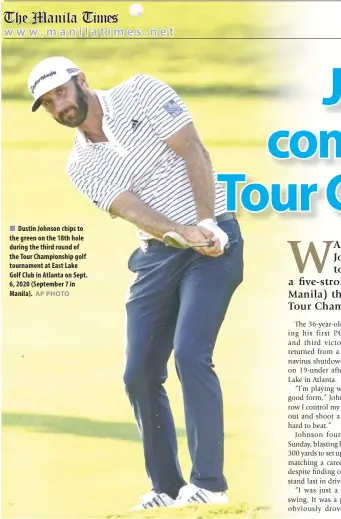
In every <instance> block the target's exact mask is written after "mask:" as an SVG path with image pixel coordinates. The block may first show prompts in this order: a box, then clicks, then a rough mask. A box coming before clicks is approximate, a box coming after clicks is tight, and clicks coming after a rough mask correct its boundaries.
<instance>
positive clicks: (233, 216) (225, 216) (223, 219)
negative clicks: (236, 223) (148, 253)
mask: <svg viewBox="0 0 341 519" xmlns="http://www.w3.org/2000/svg"><path fill="white" fill-rule="evenodd" d="M215 220H216V222H217V223H220V222H228V221H229V220H237V217H236V214H235V213H223V214H219V215H218V216H216V218H215ZM160 244H164V243H163V241H162V240H156V239H155V238H151V239H150V240H143V241H142V246H141V248H142V250H144V249H146V248H147V247H148V245H160Z"/></svg>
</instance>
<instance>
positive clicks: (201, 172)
mask: <svg viewBox="0 0 341 519" xmlns="http://www.w3.org/2000/svg"><path fill="white" fill-rule="evenodd" d="M186 166H187V172H188V177H189V180H190V183H191V187H192V191H193V196H194V201H195V205H196V212H197V221H198V222H199V221H200V220H204V219H205V218H213V219H214V217H215V215H214V210H215V182H214V176H213V170H212V163H211V159H210V156H209V154H208V153H207V151H206V150H205V149H204V148H203V147H202V146H201V145H200V144H199V143H194V144H193V145H192V148H191V149H190V150H189V152H188V154H187V156H186Z"/></svg>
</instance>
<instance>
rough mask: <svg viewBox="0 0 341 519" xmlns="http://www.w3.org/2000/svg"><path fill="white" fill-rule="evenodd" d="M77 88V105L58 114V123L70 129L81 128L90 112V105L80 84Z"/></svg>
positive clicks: (76, 84)
mask: <svg viewBox="0 0 341 519" xmlns="http://www.w3.org/2000/svg"><path fill="white" fill-rule="evenodd" d="M75 86H76V104H74V105H72V106H70V107H69V108H67V109H65V110H64V111H63V112H60V113H59V114H58V117H57V118H56V121H57V122H58V123H60V124H62V125H64V126H69V128H76V127H77V126H80V125H81V124H82V123H83V122H84V121H85V119H86V117H87V115H88V111H89V103H88V100H87V97H86V94H85V92H83V90H82V89H81V87H80V86H79V85H78V83H75Z"/></svg>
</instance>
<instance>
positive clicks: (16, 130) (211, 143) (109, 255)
mask: <svg viewBox="0 0 341 519" xmlns="http://www.w3.org/2000/svg"><path fill="white" fill-rule="evenodd" d="M142 4H143V6H144V8H145V11H144V14H143V16H142V17H140V18H132V17H131V16H130V15H129V13H128V8H129V5H130V2H117V3H112V2H92V3H91V4H90V3H89V4H87V3H81V2H68V3H59V2H45V3H31V2H22V3H17V2H6V3H5V4H3V6H2V7H3V10H4V8H6V9H9V7H10V9H11V10H12V11H14V10H16V11H18V12H20V13H21V14H25V13H32V12H34V11H42V10H45V11H47V12H48V13H50V14H52V13H55V14H57V13H58V14H63V13H65V12H72V13H78V14H80V13H81V11H84V10H93V11H96V12H97V13H107V14H108V13H114V14H116V13H118V14H119V23H118V24H117V27H120V28H126V29H127V28H134V29H135V28H138V27H142V28H143V29H146V30H148V29H150V28H156V29H161V28H166V29H168V28H169V27H172V28H174V32H175V37H176V38H177V39H165V40H162V39H158V40H155V39H154V40H153V39H149V40H143V39H141V38H140V39H124V40H123V39H120V38H112V39H105V40H104V39H93V38H89V39H78V40H75V39H68V38H65V37H64V38H62V39H58V40H52V39H44V38H43V37H42V36H41V34H43V33H44V31H45V29H46V26H43V25H39V27H38V28H39V35H38V37H36V38H31V39H27V38H25V39H14V36H13V35H12V36H8V34H9V33H7V37H6V38H4V30H5V29H17V28H18V26H15V25H14V24H5V23H3V41H2V99H3V102H2V125H3V141H2V149H3V155H2V211H3V213H2V222H3V227H2V231H3V237H4V238H3V253H2V260H3V272H2V282H3V327H4V330H3V340H4V342H3V439H2V441H3V445H2V449H3V450H2V453H3V477H2V485H3V487H2V488H3V494H2V495H3V500H2V505H3V510H2V515H3V517H12V518H14V517H30V518H38V517H39V518H40V517H41V518H42V517H44V518H57V517H70V518H80V517H108V516H114V517H117V516H118V515H117V514H119V513H124V511H125V510H126V509H127V508H128V507H131V506H133V505H134V504H136V501H137V499H138V496H139V495H140V494H141V493H144V492H147V491H149V482H148V480H147V478H146V476H145V472H144V465H143V455H142V446H141V442H140V439H139V435H138V432H137V429H136V426H135V423H134V420H133V415H132V411H131V409H130V406H129V403H128V400H127V397H126V395H125V393H124V387H123V383H122V371H123V339H124V311H125V308H124V303H125V294H126V291H127V288H128V286H129V283H130V282H131V281H132V279H131V274H130V273H129V271H128V270H127V268H126V262H127V258H128V257H129V255H130V254H131V252H132V251H133V250H134V249H135V248H137V247H138V240H137V237H136V233H135V229H134V228H133V227H132V226H131V225H129V224H127V223H125V222H122V221H112V220H111V219H110V218H109V217H108V216H107V215H106V214H104V213H102V212H100V211H99V210H97V209H96V208H94V207H93V206H92V205H91V204H89V202H88V201H87V200H86V199H85V198H83V197H82V196H81V195H80V194H79V193H78V192H77V191H76V189H75V188H74V187H73V186H72V185H71V183H70V182H69V180H68V178H67V175H66V170H65V164H66V161H67V158H68V154H69V151H70V149H71V146H72V144H73V140H74V131H73V130H70V129H67V128H63V127H61V126H58V125H57V124H56V123H55V122H54V121H53V120H52V119H50V118H49V117H48V116H47V114H46V113H44V111H43V110H39V111H38V112H37V113H36V114H31V113H30V111H29V109H30V103H31V98H30V94H29V92H28V91H27V78H28V75H29V73H30V71H31V69H32V68H33V66H35V65H36V63H37V62H38V61H39V60H41V59H43V58H45V57H47V56H51V55H64V56H66V57H68V58H70V59H72V60H73V61H75V62H76V63H77V64H78V66H79V67H80V68H81V69H82V70H83V71H84V72H85V73H86V75H87V77H88V81H89V83H90V86H91V87H93V88H96V89H106V88H110V87H112V86H114V85H115V84H117V83H119V82H121V81H124V80H126V79H128V78H129V77H130V76H131V75H134V74H136V73H138V72H144V73H147V74H151V75H154V76H155V77H158V78H159V79H162V80H163V81H166V82H168V83H169V84H170V85H171V86H172V87H173V88H175V89H176V90H177V92H178V93H179V94H180V95H181V96H182V97H183V98H184V100H185V102H186V103H187V106H188V107H189V109H190V111H191V113H192V115H193V117H194V121H195V124H196V127H197V129H198V131H199V134H200V135H201V137H202V139H203V141H204V143H205V145H206V147H207V148H208V150H209V152H210V154H211V157H212V159H213V162H214V165H215V168H216V169H217V171H220V172H243V173H246V174H247V175H248V180H249V181H258V182H262V183H265V184H268V183H270V182H272V181H274V175H275V173H276V165H275V164H274V162H273V161H272V160H271V158H270V157H269V156H268V155H267V152H266V141H267V138H268V136H269V134H270V133H271V132H272V131H274V130H275V129H277V128H279V127H280V125H281V118H282V117H283V114H286V113H287V110H288V107H290V106H291V105H290V101H289V100H287V99H286V93H287V92H288V90H290V81H289V80H288V75H287V74H285V73H284V71H283V70H282V67H281V65H280V62H281V59H282V58H281V56H282V54H281V52H282V50H281V48H280V47H279V45H278V42H277V41H276V40H271V39H264V38H270V37H271V36H274V35H276V36H279V35H280V34H282V33H283V32H285V31H286V30H287V27H288V26H289V25H290V23H291V16H290V11H288V10H285V9H284V8H283V6H282V5H281V4H283V3H276V2H274V3H273V2H271V3H269V2H263V3H262V2H145V3H143V2H142ZM270 4H271V5H270ZM84 25H85V24H84V23H83V22H82V21H80V22H79V24H77V25H75V24H73V25H69V26H67V25H66V24H59V25H57V24H50V25H49V28H52V27H54V28H56V29H57V30H59V29H61V28H66V29H68V28H75V27H78V26H82V27H84ZM102 25H103V24H102ZM26 27H28V26H26ZM32 27H33V25H32ZM34 27H35V28H37V25H35V26H34ZM93 27H95V25H94V26H93ZM20 28H23V26H21V27H20ZM187 38H189V39H187ZM196 38H202V39H196ZM216 38H221V39H216ZM226 38H233V39H226ZM254 38H263V39H254ZM288 45H290V42H288ZM286 49H287V50H288V47H286ZM289 77H290V76H289ZM238 216H239V220H240V224H241V228H242V232H243V235H244V240H245V280H244V283H243V285H242V286H241V287H240V288H239V289H238V292H237V293H236V294H235V296H234V299H233V301H232V303H231V306H230V309H229V312H228V316H227V319H226V320H225V322H224V325H223V327H222V330H221V333H220V336H219V340H218V344H217V347H216V354H215V364H216V369H217V372H218V374H219V376H220V379H221V383H222V386H223V391H224V395H225V422H226V424H225V425H226V427H225V430H226V475H227V478H228V482H229V485H230V501H231V506H229V507H227V508H226V509H221V507H220V509H219V511H217V510H216V509H214V508H212V509H211V508H210V509H209V510H207V511H206V514H207V516H213V515H216V514H217V513H219V516H220V517H222V516H226V517H244V516H245V517H269V516H275V515H276V509H277V505H278V503H279V502H280V499H281V492H282V489H283V482H284V481H285V479H286V478H285V475H286V474H285V470H284V469H283V466H284V465H283V463H284V457H285V454H286V453H285V444H284V443H283V441H282V439H281V438H282V433H284V429H285V427H286V420H285V405H283V406H282V403H283V404H285V400H284V397H283V394H282V386H281V384H280V383H279V381H280V380H281V377H285V362H282V360H283V358H284V354H285V348H284V347H283V344H284V343H285V339H286V334H285V331H284V332H283V333H281V330H282V327H283V323H282V322H281V312H282V310H283V305H285V302H284V300H283V290H284V287H285V283H286V281H285V280H283V277H281V273H282V272H283V269H284V268H285V262H286V259H287V256H286V254H287V253H286V248H285V240H286V236H287V235H288V232H289V229H290V224H288V222H284V221H283V220H282V219H281V218H279V217H278V215H276V214H273V213H272V212H271V211H265V212H263V213H262V214H256V215H251V214H248V213H246V212H244V211H243V210H240V211H238ZM9 225H22V226H29V225H53V226H57V225H60V226H63V225H72V226H75V225H81V226H83V227H84V236H85V244H84V245H83V246H82V251H83V252H86V253H87V260H86V263H85V268H86V272H87V274H88V279H87V280H85V281H83V282H80V283H78V285H77V287H76V288H75V289H73V291H72V292H70V296H69V297H67V298H66V297H64V298H61V297H60V298H49V299H46V298H37V297H33V298H13V297H11V298H10V297H9V286H8V285H9V280H10V278H9V267H8V265H9V244H10V242H9V238H8V237H9ZM281 291H282V292H281ZM170 364H171V365H170V374H169V380H168V382H167V386H166V387H167V389H168V391H169V395H170V399H171V403H172V404H173V409H174V415H175V420H176V425H177V428H178V435H179V451H180V458H181V464H182V467H183V471H184V474H185V476H186V477H188V475H189V471H190V460H189V455H188V451H187V444H186V435H185V429H184V417H183V406H182V396H181V388H180V385H179V382H178V380H177V378H176V374H175V371H174V369H173V360H172V359H171V362H170ZM283 380H284V378H283ZM163 513H164V512H163ZM200 513H201V515H200ZM184 514H185V512H184ZM126 515H127V514H125V516H126ZM156 516H157V514H156ZM184 516H185V515H184ZM187 516H189V517H199V516H200V517H202V512H200V511H199V510H195V509H193V510H192V511H190V512H187ZM148 517H151V515H150V514H149V515H148ZM160 517H161V515H160Z"/></svg>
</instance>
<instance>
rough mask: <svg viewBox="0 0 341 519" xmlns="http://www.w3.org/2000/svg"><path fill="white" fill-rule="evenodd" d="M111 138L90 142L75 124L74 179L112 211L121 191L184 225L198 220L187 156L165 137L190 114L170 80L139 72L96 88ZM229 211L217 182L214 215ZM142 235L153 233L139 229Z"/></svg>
mask: <svg viewBox="0 0 341 519" xmlns="http://www.w3.org/2000/svg"><path fill="white" fill-rule="evenodd" d="M95 93H96V95H97V97H98V99H99V102H100V104H101V107H102V110H103V114H104V115H103V132H104V134H105V135H106V137H107V139H108V142H103V143H91V142H90V141H88V140H87V139H86V137H85V136H84V134H83V133H82V132H81V131H80V130H79V129H77V134H76V141H75V144H74V147H73V149H72V152H71V155H70V157H69V161H68V164H67V171H68V175H69V177H70V179H71V181H72V182H73V184H74V185H75V186H76V187H77V189H79V191H81V193H83V194H84V195H85V196H87V197H88V199H89V200H90V201H91V202H92V203H93V204H95V206H96V207H98V208H99V209H102V210H103V211H106V212H109V208H110V206H111V204H112V202H113V201H114V200H115V198H116V197H117V196H118V195H119V194H120V193H122V192H123V191H131V192H133V193H135V195H137V196H138V197H139V198H140V199H141V200H142V201H143V202H145V203H146V204H148V205H149V207H151V208H152V209H155V210H156V211H159V212H160V213H162V214H163V215H165V216H167V217H168V218H170V219H171V220H173V221H176V222H178V223H180V224H184V225H195V224H196V207H195V202H194V198H193V193H192V188H191V185H190V181H189V177H188V173H187V169H186V164H185V161H184V160H183V159H182V158H181V157H180V156H179V155H177V154H176V153H175V152H174V151H173V150H172V149H171V148H170V147H169V146H168V145H167V144H166V142H165V139H167V138H168V137H170V136H171V135H173V134H175V133H176V132H177V131H178V130H180V129H181V128H182V127H184V126H185V125H186V124H188V123H190V122H192V117H191V115H190V113H189V111H188V109H187V107H186V105H185V103H184V102H183V101H182V99H181V98H180V97H179V96H178V95H177V94H176V92H175V91H174V90H173V89H172V88H171V87H170V86H168V85H166V84H165V83H163V82H162V81H159V80H157V79H155V78H152V77H150V76H147V75H145V74H138V75H136V76H134V77H132V78H131V79H129V80H128V81H125V82H123V83H121V84H119V85H118V86H116V87H114V88H112V89H110V90H105V91H104V90H95ZM224 212H226V191H225V187H224V186H223V184H221V183H219V182H216V207H215V215H216V216H218V215H219V214H222V213H224ZM138 234H139V236H140V238H142V239H148V238H150V236H149V235H148V234H146V233H145V232H143V231H141V230H138Z"/></svg>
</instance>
